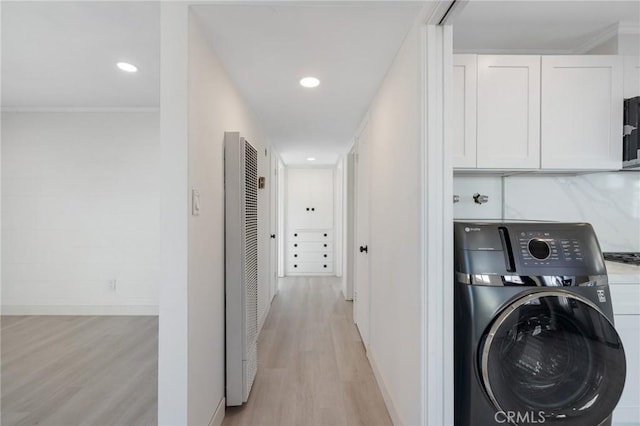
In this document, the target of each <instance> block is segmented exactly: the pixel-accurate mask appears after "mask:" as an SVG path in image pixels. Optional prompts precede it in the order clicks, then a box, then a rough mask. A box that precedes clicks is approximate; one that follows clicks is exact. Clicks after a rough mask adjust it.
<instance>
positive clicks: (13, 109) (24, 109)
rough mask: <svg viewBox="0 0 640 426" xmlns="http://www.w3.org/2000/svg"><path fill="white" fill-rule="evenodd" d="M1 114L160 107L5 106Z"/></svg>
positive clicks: (104, 111)
mask: <svg viewBox="0 0 640 426" xmlns="http://www.w3.org/2000/svg"><path fill="white" fill-rule="evenodd" d="M0 111H1V112H33V113H36V112H67V113H71V112H94V113H95V112H103V113H116V112H130V113H135V112H159V111H160V108H159V107H56V106H43V107H39V106H3V107H1V108H0Z"/></svg>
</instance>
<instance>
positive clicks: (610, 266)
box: [604, 261, 640, 285]
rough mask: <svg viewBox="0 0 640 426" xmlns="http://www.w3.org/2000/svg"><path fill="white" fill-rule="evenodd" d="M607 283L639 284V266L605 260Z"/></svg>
mask: <svg viewBox="0 0 640 426" xmlns="http://www.w3.org/2000/svg"><path fill="white" fill-rule="evenodd" d="M604 263H605V265H606V266H607V275H608V276H609V284H638V285H640V266H636V265H629V264H626V263H619V262H609V261H605V262H604Z"/></svg>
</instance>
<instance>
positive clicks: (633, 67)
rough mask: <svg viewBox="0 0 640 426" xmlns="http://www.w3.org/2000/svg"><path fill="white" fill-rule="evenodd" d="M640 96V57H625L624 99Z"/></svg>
mask: <svg viewBox="0 0 640 426" xmlns="http://www.w3.org/2000/svg"><path fill="white" fill-rule="evenodd" d="M636 96H640V56H625V57H624V98H625V99H629V98H635V97H636Z"/></svg>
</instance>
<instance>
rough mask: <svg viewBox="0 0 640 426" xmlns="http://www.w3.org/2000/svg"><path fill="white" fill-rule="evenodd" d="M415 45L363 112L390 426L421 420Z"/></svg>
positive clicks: (377, 351)
mask: <svg viewBox="0 0 640 426" xmlns="http://www.w3.org/2000/svg"><path fill="white" fill-rule="evenodd" d="M420 70H421V42H420V31H419V28H418V27H414V28H413V29H412V30H411V32H410V33H409V34H408V35H407V38H406V40H405V42H404V44H403V45H402V47H401V49H400V51H399V52H398V55H397V57H396V59H395V61H394V62H393V64H392V66H391V68H390V69H389V71H388V74H387V76H386V77H385V79H384V81H383V83H382V86H381V87H380V89H379V91H378V93H377V95H376V97H375V99H374V101H373V103H372V105H371V108H370V111H369V135H370V136H369V137H370V142H369V152H370V161H371V163H370V164H371V171H372V172H371V176H370V188H371V222H370V223H371V233H370V235H371V243H370V245H369V247H370V249H369V256H370V262H371V322H370V347H369V351H368V356H369V358H370V360H371V361H372V365H373V367H374V372H375V373H376V376H377V378H378V381H379V384H380V385H381V387H382V388H383V394H386V398H385V399H386V402H387V406H388V407H389V409H390V411H391V415H392V418H393V420H394V423H396V424H405V425H418V424H423V422H422V419H421V401H422V399H423V396H422V394H421V370H420V368H421V359H420V356H421V355H420V354H421V306H420V294H421V289H420V270H421V269H420V265H421V263H422V261H423V260H422V259H421V255H420V252H421V247H420V232H419V230H420V228H421V226H420V212H421V206H420V201H419V200H420V197H419V196H418V194H419V193H420V190H421V174H420V168H421V163H420V152H421V123H422V116H421V111H422V108H421V92H420V87H421V78H422V76H421V72H420Z"/></svg>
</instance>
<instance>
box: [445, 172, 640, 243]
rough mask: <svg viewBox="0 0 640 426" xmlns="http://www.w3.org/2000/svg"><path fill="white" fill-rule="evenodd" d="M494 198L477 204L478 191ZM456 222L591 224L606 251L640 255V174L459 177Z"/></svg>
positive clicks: (455, 182) (455, 207) (456, 186)
mask: <svg viewBox="0 0 640 426" xmlns="http://www.w3.org/2000/svg"><path fill="white" fill-rule="evenodd" d="M476 192H479V193H482V194H484V195H489V202H487V203H486V204H482V205H478V204H475V203H474V202H473V199H472V194H473V193H476ZM454 194H457V195H460V202H459V203H456V204H455V206H454V216H455V218H456V219H504V220H552V221H560V222H588V223H591V224H592V225H593V227H594V229H595V231H596V234H597V235H598V240H599V241H600V246H601V248H602V250H603V251H636V252H637V251H640V172H635V171H633V172H603V173H589V174H582V175H544V174H524V175H517V176H509V177H500V176H477V175H474V176H467V175H457V176H456V177H455V178H454Z"/></svg>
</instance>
